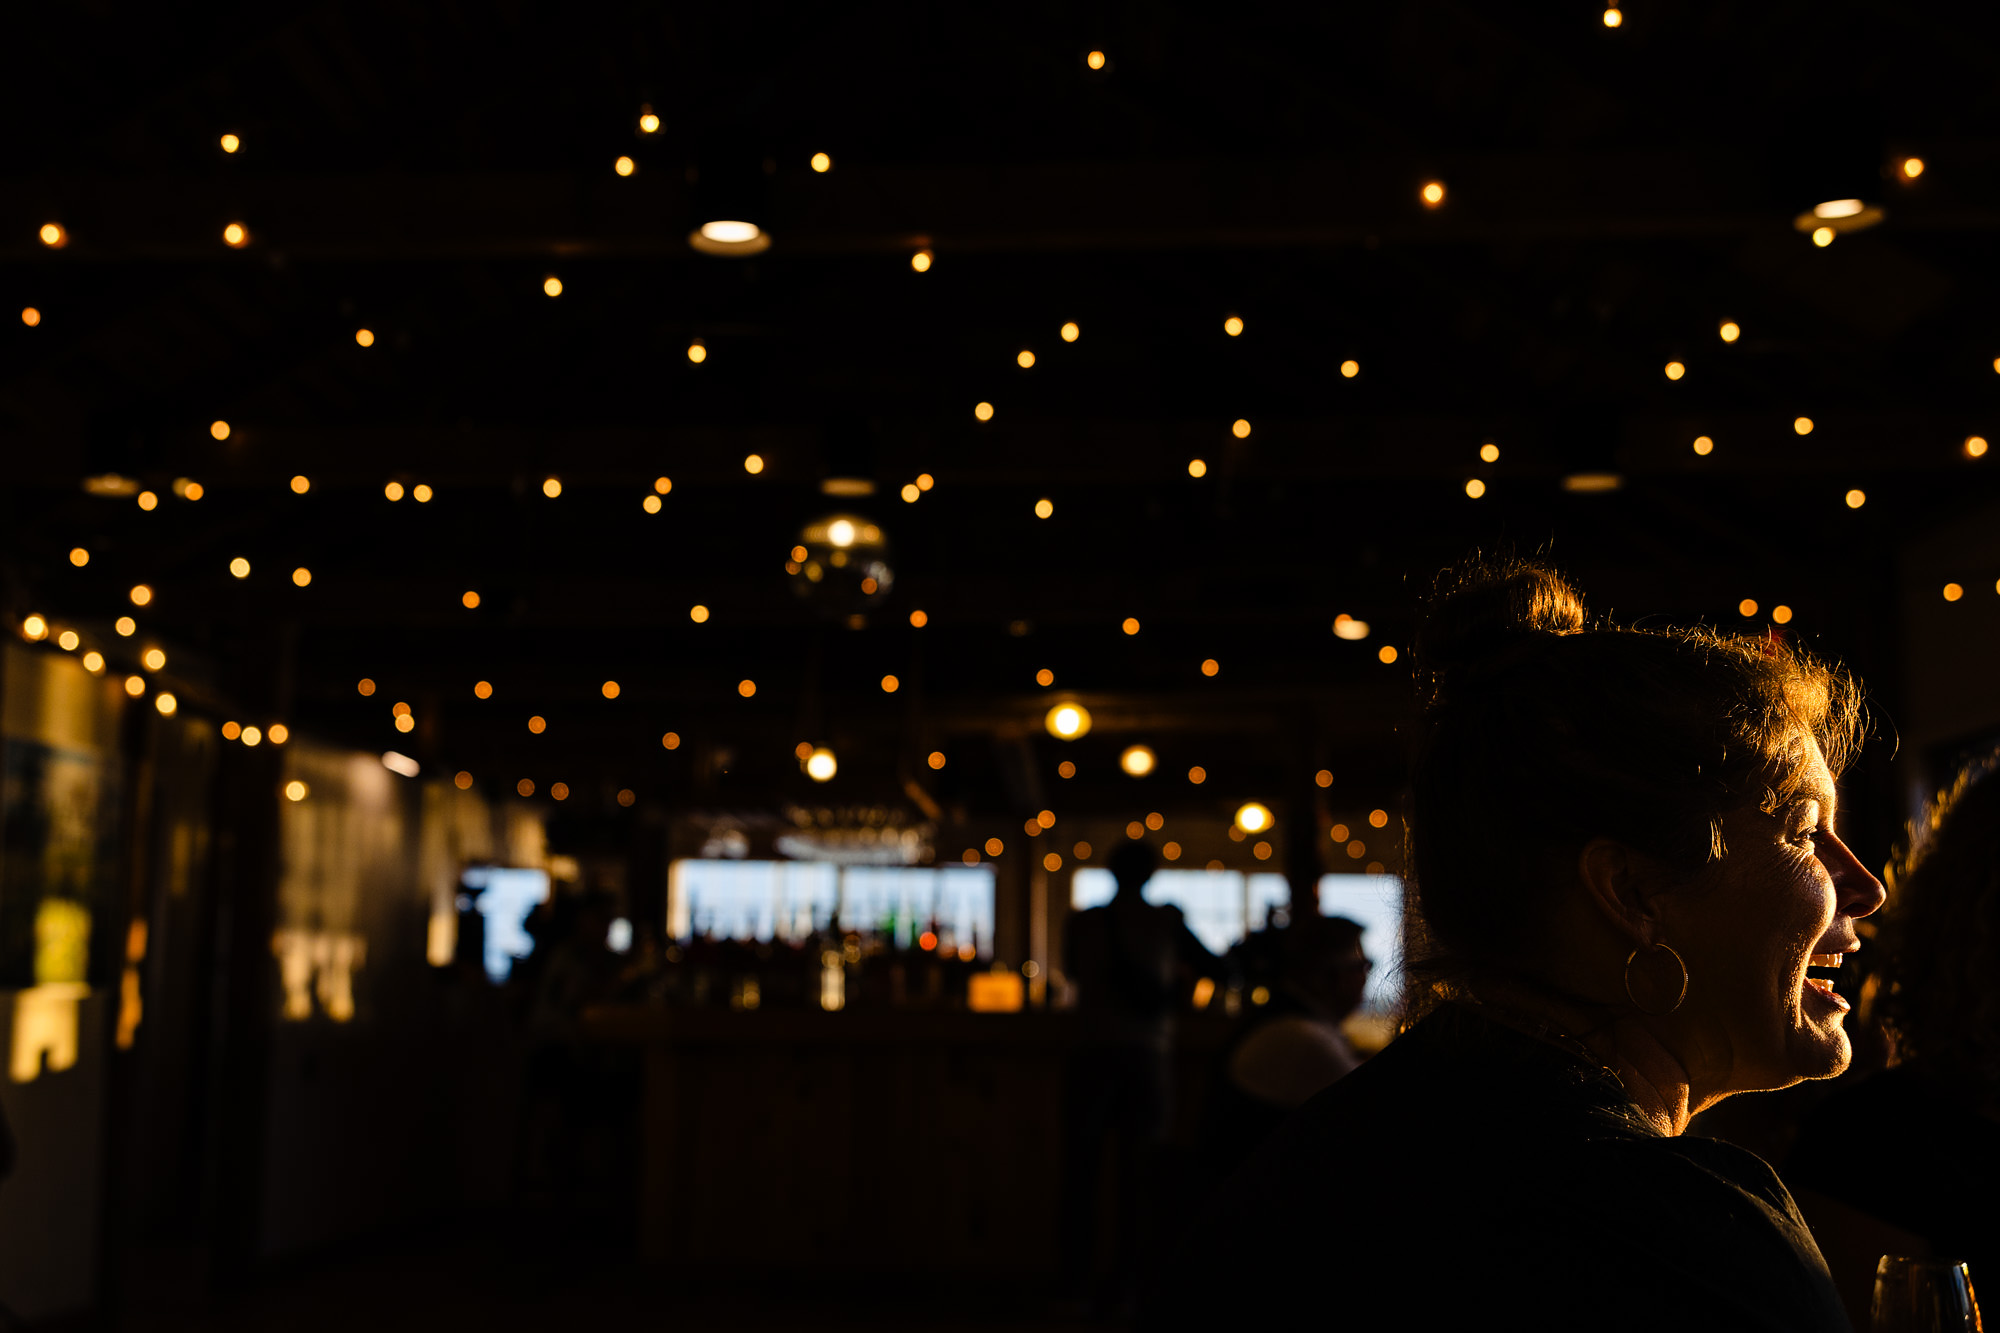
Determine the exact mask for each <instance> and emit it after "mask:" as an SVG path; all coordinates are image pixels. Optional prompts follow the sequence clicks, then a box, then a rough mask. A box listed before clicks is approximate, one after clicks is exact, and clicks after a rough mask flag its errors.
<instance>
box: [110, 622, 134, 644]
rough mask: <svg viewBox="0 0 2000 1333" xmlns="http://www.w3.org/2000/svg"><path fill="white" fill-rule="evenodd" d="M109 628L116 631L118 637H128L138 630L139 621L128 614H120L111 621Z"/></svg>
mask: <svg viewBox="0 0 2000 1333" xmlns="http://www.w3.org/2000/svg"><path fill="white" fill-rule="evenodd" d="M111 628H113V629H115V630H117V631H118V637H119V638H121V639H129V638H131V637H132V636H133V635H134V634H137V633H138V632H139V622H138V621H136V620H134V619H132V617H130V616H120V617H118V619H116V620H114V621H113V622H112V623H111Z"/></svg>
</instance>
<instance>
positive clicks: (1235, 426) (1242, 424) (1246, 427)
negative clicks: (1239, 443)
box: [1229, 417, 1250, 440]
mask: <svg viewBox="0 0 2000 1333" xmlns="http://www.w3.org/2000/svg"><path fill="white" fill-rule="evenodd" d="M1229 433H1230V434H1231V435H1234V436H1235V437H1236V438H1237V439H1239V440H1247V439H1249V438H1250V423H1249V422H1247V421H1245V420H1244V419H1243V418H1241V417H1238V418H1237V419H1236V420H1235V421H1234V422H1232V423H1231V424H1230V427H1229Z"/></svg>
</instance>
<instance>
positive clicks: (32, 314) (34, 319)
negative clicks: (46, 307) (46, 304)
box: [21, 306, 42, 329]
mask: <svg viewBox="0 0 2000 1333" xmlns="http://www.w3.org/2000/svg"><path fill="white" fill-rule="evenodd" d="M21 322H22V323H23V324H26V325H27V326H28V327H29V328H31V329H32V328H34V327H35V326H36V325H37V324H39V323H41V322H42V312H41V311H39V310H37V309H35V307H33V306H23V307H22V308H21Z"/></svg>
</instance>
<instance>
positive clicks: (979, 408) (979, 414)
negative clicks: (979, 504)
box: [972, 363, 2000, 421]
mask: <svg viewBox="0 0 2000 1333" xmlns="http://www.w3.org/2000/svg"><path fill="white" fill-rule="evenodd" d="M1996 364H2000V363H1996ZM972 415H973V416H974V417H976V418H978V419H979V420H981V421H991V420H993V404H991V403H975V404H973V407H972Z"/></svg>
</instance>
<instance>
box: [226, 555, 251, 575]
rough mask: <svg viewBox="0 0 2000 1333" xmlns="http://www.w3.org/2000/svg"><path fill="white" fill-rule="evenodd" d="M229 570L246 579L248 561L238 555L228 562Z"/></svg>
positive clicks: (248, 569)
mask: <svg viewBox="0 0 2000 1333" xmlns="http://www.w3.org/2000/svg"><path fill="white" fill-rule="evenodd" d="M229 572H230V573H231V574H233V575H235V576H236V577H237V578H239V579H247V578H249V577H250V562H249V561H248V560H245V559H244V558H243V557H242V556H240V555H239V556H237V557H236V558H235V559H233V560H231V561H230V562H229Z"/></svg>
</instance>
